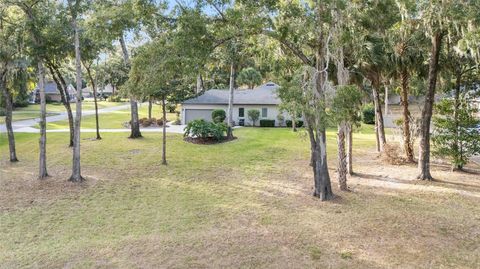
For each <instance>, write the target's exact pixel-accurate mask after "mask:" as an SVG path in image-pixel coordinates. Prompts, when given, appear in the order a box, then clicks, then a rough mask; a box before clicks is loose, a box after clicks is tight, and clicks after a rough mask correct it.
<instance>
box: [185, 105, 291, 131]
mask: <svg viewBox="0 0 480 269" xmlns="http://www.w3.org/2000/svg"><path fill="white" fill-rule="evenodd" d="M242 107H243V108H244V110H245V112H244V117H243V118H240V117H239V116H238V110H239V108H242ZM262 108H267V117H265V118H263V117H262ZM186 109H223V110H225V112H227V109H228V105H198V104H183V105H182V112H181V115H180V116H181V118H182V124H186V123H185V117H184V115H185V110H186ZM251 109H256V110H258V111H260V117H259V119H258V121H257V122H256V123H255V126H260V120H275V125H276V126H278V124H279V122H278V120H277V115H278V114H279V109H278V106H277V105H233V121H234V122H235V125H238V122H239V119H245V126H251V125H252V121H251V120H249V119H248V110H251ZM283 117H284V122H283V126H285V121H286V120H290V116H289V115H288V113H285V112H284V113H283Z"/></svg>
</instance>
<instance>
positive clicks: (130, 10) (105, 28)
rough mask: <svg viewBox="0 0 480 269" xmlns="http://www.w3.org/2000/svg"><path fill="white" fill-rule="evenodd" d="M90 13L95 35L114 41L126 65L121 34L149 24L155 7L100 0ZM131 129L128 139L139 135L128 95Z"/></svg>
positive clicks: (133, 0)
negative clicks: (118, 44) (117, 44)
mask: <svg viewBox="0 0 480 269" xmlns="http://www.w3.org/2000/svg"><path fill="white" fill-rule="evenodd" d="M93 9H94V11H95V12H94V14H92V20H90V24H91V27H93V28H96V29H98V30H99V31H98V33H99V35H98V36H96V37H97V38H106V39H109V40H110V41H115V40H116V41H118V42H119V43H120V47H121V49H122V55H123V60H124V63H125V65H126V67H127V68H130V64H131V63H130V53H129V52H128V48H127V44H126V41H125V35H126V34H127V33H131V31H132V30H133V31H138V30H140V29H141V28H142V26H145V25H146V24H149V21H150V20H151V19H152V18H153V16H154V15H157V14H158V12H159V10H158V8H157V6H156V5H155V2H154V1H150V0H126V1H115V0H101V1H95V3H94V5H93ZM130 110H131V111H130V112H131V113H130V114H131V124H130V125H131V132H130V138H139V137H142V134H141V132H140V123H139V118H138V105H137V101H136V100H135V99H134V98H133V97H132V96H130Z"/></svg>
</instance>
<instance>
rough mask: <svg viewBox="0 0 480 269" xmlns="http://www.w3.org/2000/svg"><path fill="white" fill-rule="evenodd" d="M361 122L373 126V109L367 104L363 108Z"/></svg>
mask: <svg viewBox="0 0 480 269" xmlns="http://www.w3.org/2000/svg"><path fill="white" fill-rule="evenodd" d="M362 121H363V123H365V124H375V108H374V107H373V105H371V104H369V105H366V106H364V107H363V110H362Z"/></svg>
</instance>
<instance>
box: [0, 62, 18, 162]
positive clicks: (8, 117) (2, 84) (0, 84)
mask: <svg viewBox="0 0 480 269" xmlns="http://www.w3.org/2000/svg"><path fill="white" fill-rule="evenodd" d="M6 76H7V70H5V71H4V72H2V74H0V91H2V93H3V97H4V100H5V125H6V127H7V136H8V148H9V151H10V162H12V163H13V162H18V159H17V151H16V150H15V136H14V134H13V127H12V110H13V102H12V95H11V93H10V90H9V89H8V88H7V78H6Z"/></svg>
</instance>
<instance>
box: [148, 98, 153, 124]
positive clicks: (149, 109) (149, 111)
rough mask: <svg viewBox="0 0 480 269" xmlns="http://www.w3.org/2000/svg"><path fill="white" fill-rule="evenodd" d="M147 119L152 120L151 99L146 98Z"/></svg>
mask: <svg viewBox="0 0 480 269" xmlns="http://www.w3.org/2000/svg"><path fill="white" fill-rule="evenodd" d="M148 119H149V120H151V119H152V97H149V98H148Z"/></svg>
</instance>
